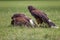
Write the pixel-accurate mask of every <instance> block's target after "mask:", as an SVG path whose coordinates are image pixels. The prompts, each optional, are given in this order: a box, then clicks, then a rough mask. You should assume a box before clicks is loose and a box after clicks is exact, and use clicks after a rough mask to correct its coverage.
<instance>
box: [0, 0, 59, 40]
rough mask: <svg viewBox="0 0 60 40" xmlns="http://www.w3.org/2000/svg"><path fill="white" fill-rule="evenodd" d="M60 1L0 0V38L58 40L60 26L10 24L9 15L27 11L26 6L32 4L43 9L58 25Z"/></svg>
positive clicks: (26, 12)
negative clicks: (39, 26)
mask: <svg viewBox="0 0 60 40" xmlns="http://www.w3.org/2000/svg"><path fill="white" fill-rule="evenodd" d="M59 4H60V1H0V40H60V28H59V29H54V28H25V27H21V26H19V27H18V26H16V27H13V26H11V25H10V22H11V16H12V15H13V14H15V13H17V12H18V13H19V12H23V13H24V14H26V15H27V16H28V17H31V18H32V19H33V20H34V18H33V17H32V16H31V14H30V13H29V11H28V9H27V6H28V5H33V6H35V7H36V8H37V9H40V10H42V11H44V12H45V13H46V14H47V15H48V17H49V18H50V19H51V20H52V21H53V22H54V23H55V24H56V25H57V26H58V27H60V5H59Z"/></svg>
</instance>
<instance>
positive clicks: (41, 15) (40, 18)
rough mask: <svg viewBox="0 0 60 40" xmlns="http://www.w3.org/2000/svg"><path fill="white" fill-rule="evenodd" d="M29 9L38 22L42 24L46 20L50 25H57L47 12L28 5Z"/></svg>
mask: <svg viewBox="0 0 60 40" xmlns="http://www.w3.org/2000/svg"><path fill="white" fill-rule="evenodd" d="M28 10H29V11H30V13H31V14H32V16H33V17H34V18H35V19H36V20H37V23H38V24H42V23H43V22H44V23H46V24H48V26H49V27H51V26H55V24H54V23H53V22H52V21H51V20H50V19H49V18H48V17H47V14H45V13H44V12H43V11H41V10H38V9H36V8H34V7H33V6H28Z"/></svg>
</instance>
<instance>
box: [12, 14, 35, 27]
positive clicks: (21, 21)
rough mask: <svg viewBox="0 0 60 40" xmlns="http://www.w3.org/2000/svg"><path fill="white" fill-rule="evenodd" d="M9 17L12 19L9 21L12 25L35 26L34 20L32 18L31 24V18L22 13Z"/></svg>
mask: <svg viewBox="0 0 60 40" xmlns="http://www.w3.org/2000/svg"><path fill="white" fill-rule="evenodd" d="M11 19H12V21H11V24H12V25H20V26H22V25H24V26H35V23H34V21H33V20H32V22H33V24H31V22H30V20H31V18H29V17H27V16H26V15H24V14H14V15H13V16H12V17H11Z"/></svg>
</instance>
